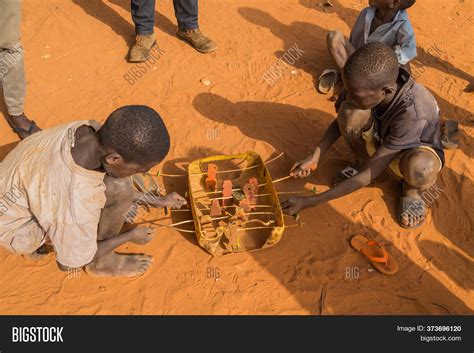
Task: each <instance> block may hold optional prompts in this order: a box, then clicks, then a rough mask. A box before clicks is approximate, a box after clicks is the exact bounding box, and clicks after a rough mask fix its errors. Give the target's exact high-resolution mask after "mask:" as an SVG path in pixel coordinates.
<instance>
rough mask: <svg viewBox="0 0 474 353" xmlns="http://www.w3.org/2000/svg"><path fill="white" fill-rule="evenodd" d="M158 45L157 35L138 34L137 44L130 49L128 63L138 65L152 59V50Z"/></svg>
mask: <svg viewBox="0 0 474 353" xmlns="http://www.w3.org/2000/svg"><path fill="white" fill-rule="evenodd" d="M155 44H156V37H155V33H152V34H137V36H136V37H135V43H134V44H133V46H132V48H131V49H130V54H129V56H128V61H130V62H133V63H137V62H143V61H146V60H148V58H149V57H150V50H151V48H153V46H154V45H155Z"/></svg>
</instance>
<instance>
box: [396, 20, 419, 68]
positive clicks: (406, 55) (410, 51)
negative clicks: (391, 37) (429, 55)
mask: <svg viewBox="0 0 474 353" xmlns="http://www.w3.org/2000/svg"><path fill="white" fill-rule="evenodd" d="M397 43H398V45H397V46H396V47H395V48H393V50H394V51H395V54H397V57H398V62H399V63H400V64H401V65H405V64H407V63H409V62H410V61H412V60H413V59H415V58H416V40H415V32H414V31H413V27H412V26H411V24H410V22H409V21H405V22H404V23H403V25H402V26H401V27H400V28H399V30H398V33H397Z"/></svg>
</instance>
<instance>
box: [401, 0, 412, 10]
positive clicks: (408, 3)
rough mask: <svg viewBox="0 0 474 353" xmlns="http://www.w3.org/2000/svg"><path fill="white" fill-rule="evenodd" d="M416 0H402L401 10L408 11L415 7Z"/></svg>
mask: <svg viewBox="0 0 474 353" xmlns="http://www.w3.org/2000/svg"><path fill="white" fill-rule="evenodd" d="M415 2H416V0H401V1H400V10H405V9H408V8H409V7H412V6H413V5H415Z"/></svg>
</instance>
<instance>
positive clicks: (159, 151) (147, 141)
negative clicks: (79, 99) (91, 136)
mask: <svg viewBox="0 0 474 353" xmlns="http://www.w3.org/2000/svg"><path fill="white" fill-rule="evenodd" d="M97 133H98V137H99V142H100V143H101V145H103V146H105V147H111V148H113V149H114V150H115V151H116V152H117V153H119V154H120V155H121V156H122V157H123V159H124V160H125V161H126V162H128V163H137V164H140V165H145V164H148V163H152V162H160V161H162V160H163V159H164V158H165V157H166V155H167V154H168V152H169V149H170V136H169V133H168V129H167V128H166V126H165V123H164V122H163V119H162V118H161V116H160V115H159V114H158V113H157V112H156V111H155V110H154V109H152V108H150V107H147V106H144V105H127V106H124V107H121V108H118V109H117V110H115V111H114V112H113V113H112V114H110V115H109V117H108V118H107V120H106V121H105V123H104V125H103V126H102V127H101V128H100V129H99V131H98V132H97Z"/></svg>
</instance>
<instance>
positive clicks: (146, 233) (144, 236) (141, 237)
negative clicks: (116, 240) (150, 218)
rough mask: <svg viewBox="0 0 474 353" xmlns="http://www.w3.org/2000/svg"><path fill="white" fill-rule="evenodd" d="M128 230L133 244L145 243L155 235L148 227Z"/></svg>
mask: <svg viewBox="0 0 474 353" xmlns="http://www.w3.org/2000/svg"><path fill="white" fill-rule="evenodd" d="M129 232H130V233H131V237H130V241H131V242H132V243H135V244H146V243H148V242H150V241H152V240H153V238H154V237H155V235H154V234H153V232H154V230H153V228H150V227H136V228H133V229H131V230H130V231H129Z"/></svg>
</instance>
